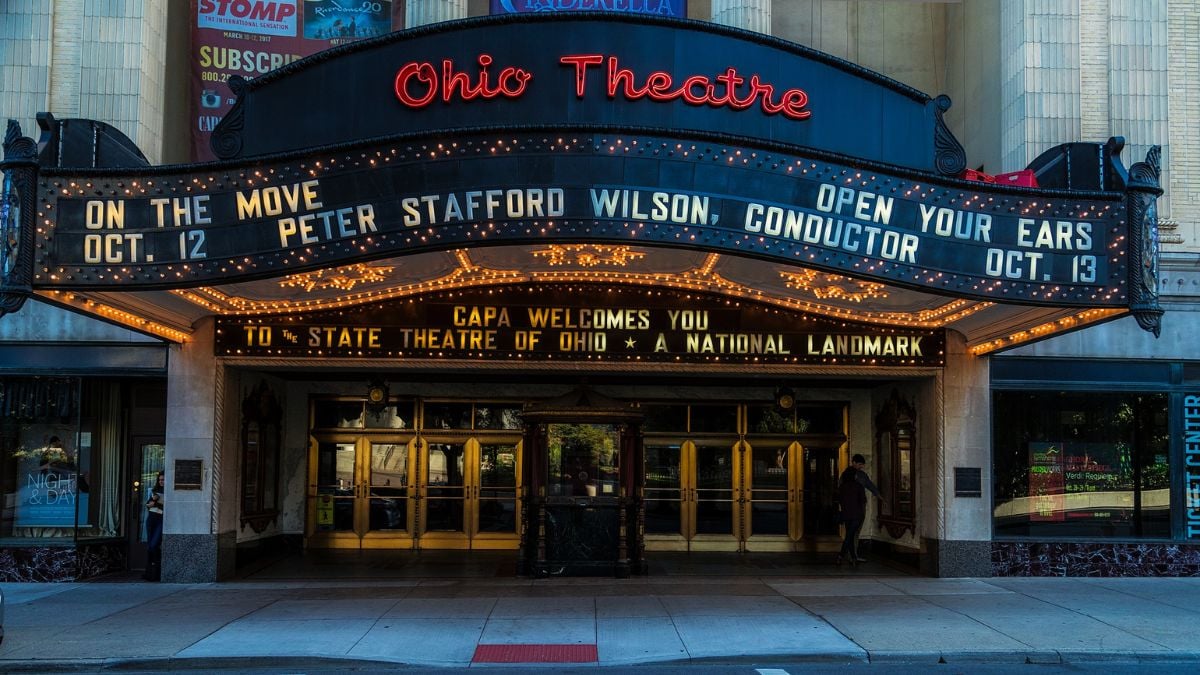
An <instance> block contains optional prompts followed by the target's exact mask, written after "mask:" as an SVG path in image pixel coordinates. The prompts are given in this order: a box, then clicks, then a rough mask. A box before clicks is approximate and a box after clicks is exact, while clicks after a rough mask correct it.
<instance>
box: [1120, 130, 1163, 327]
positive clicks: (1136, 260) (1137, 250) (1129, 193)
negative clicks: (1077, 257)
mask: <svg viewBox="0 0 1200 675" xmlns="http://www.w3.org/2000/svg"><path fill="white" fill-rule="evenodd" d="M1161 155H1162V148H1161V147H1160V146H1157V145H1155V146H1153V147H1152V148H1150V151H1149V152H1147V153H1146V161H1144V162H1138V163H1137V164H1134V165H1133V166H1132V167H1130V169H1129V183H1128V187H1127V190H1126V193H1125V194H1126V196H1125V200H1126V201H1125V204H1126V212H1127V213H1128V215H1129V310H1130V312H1132V314H1133V318H1134V319H1136V320H1137V322H1138V325H1139V326H1141V327H1142V330H1147V331H1150V332H1151V333H1154V337H1158V336H1159V334H1160V333H1161V332H1162V315H1163V310H1162V307H1160V306H1159V304H1158V253H1159V238H1158V198H1159V197H1160V196H1161V195H1162V193H1163V190H1162V186H1161V184H1160V183H1159V174H1160V168H1159V162H1160V158H1161Z"/></svg>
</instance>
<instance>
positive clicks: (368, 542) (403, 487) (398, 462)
mask: <svg viewBox="0 0 1200 675" xmlns="http://www.w3.org/2000/svg"><path fill="white" fill-rule="evenodd" d="M363 446H364V449H365V451H366V452H365V457H364V459H365V461H364V462H363V468H364V469H365V475H364V476H363V484H364V485H363V492H364V493H365V499H364V500H363V502H364V503H363V504H361V506H360V509H365V511H366V513H365V520H366V523H365V524H366V528H365V530H364V532H363V539H362V546H363V548H412V546H413V535H412V533H413V531H414V528H413V519H414V510H415V509H413V502H414V500H413V499H412V496H413V494H414V493H415V491H416V490H415V489H414V483H413V481H414V479H415V476H414V475H413V472H412V470H411V467H412V466H413V461H412V459H413V456H414V455H415V452H416V446H417V442H416V439H414V438H379V439H377V438H368V439H365V440H364V441H363Z"/></svg>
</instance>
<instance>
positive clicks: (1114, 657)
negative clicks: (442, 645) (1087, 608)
mask: <svg viewBox="0 0 1200 675" xmlns="http://www.w3.org/2000/svg"><path fill="white" fill-rule="evenodd" d="M797 663H811V664H824V665H833V664H853V663H871V664H876V663H878V664H893V665H904V664H913V665H938V664H943V665H944V664H951V665H954V664H964V665H965V664H972V665H980V664H1014V665H1064V664H1071V663H1112V664H1117V663H1145V664H1170V663H1189V664H1196V663H1200V651H1186V652H1183V651H1154V652H1103V651H1088V650H1079V651H1070V650H1052V649H1050V650H1032V651H1015V652H1014V651H951V652H942V651H918V650H903V651H900V650H878V651H863V652H857V653H849V652H846V653H835V652H827V653H820V654H813V653H806V654H778V653H775V654H731V655H728V656H705V657H697V658H681V659H662V660H646V661H612V662H602V663H576V664H549V663H538V664H520V663H513V664H505V665H508V666H510V667H513V668H523V667H546V666H554V665H558V666H567V665H570V666H578V667H590V668H601V669H603V668H622V667H624V668H629V667H638V666H670V665H680V666H683V665H687V664H695V665H722V664H738V665H757V664H762V665H772V664H797ZM470 665H471V664H470V663H457V662H454V663H450V662H429V663H423V662H413V661H399V660H395V661H393V660H387V659H364V658H356V657H337V656H228V657H222V656H214V657H165V658H163V657H154V658H102V659H85V658H81V659H62V660H50V659H29V660H20V661H16V660H14V661H4V660H0V673H27V672H28V673H46V672H60V673H72V672H96V671H103V672H114V673H119V672H124V671H142V670H149V671H156V670H157V671H189V670H239V669H253V668H267V667H269V668H298V669H313V668H319V669H330V670H367V669H373V668H377V669H393V668H396V667H408V668H439V667H440V668H444V667H450V666H453V667H462V668H466V667H469V666H470ZM497 665H500V664H497Z"/></svg>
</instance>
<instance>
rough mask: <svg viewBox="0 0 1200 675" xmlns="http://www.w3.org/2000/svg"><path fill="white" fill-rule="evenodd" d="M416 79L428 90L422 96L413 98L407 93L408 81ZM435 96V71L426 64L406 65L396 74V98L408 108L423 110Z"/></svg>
mask: <svg viewBox="0 0 1200 675" xmlns="http://www.w3.org/2000/svg"><path fill="white" fill-rule="evenodd" d="M414 77H415V78H417V81H418V82H423V83H424V84H425V86H426V87H428V88H429V90H428V91H426V92H425V95H424V96H420V97H417V96H413V95H412V94H410V93H408V81H409V80H411V79H413V78H414ZM435 96H437V71H435V70H434V69H433V66H431V65H429V64H428V63H408V64H405V66H404V67H403V68H401V69H400V72H398V73H396V98H398V99H400V102H401V103H403V104H404V105H406V106H408V107H410V108H424V107H425V106H427V105H429V104H430V103H432V102H433V98H434V97H435Z"/></svg>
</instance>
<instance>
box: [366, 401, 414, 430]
mask: <svg viewBox="0 0 1200 675" xmlns="http://www.w3.org/2000/svg"><path fill="white" fill-rule="evenodd" d="M364 419H365V420H366V427H367V428H368V429H411V428H412V427H413V404H412V401H400V402H398V403H396V404H394V405H388V406H384V407H383V408H374V407H372V406H367V412H366V415H364Z"/></svg>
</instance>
